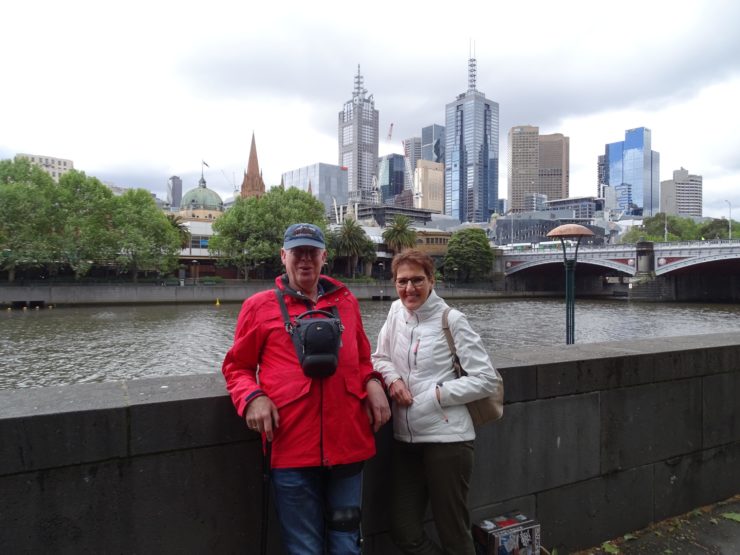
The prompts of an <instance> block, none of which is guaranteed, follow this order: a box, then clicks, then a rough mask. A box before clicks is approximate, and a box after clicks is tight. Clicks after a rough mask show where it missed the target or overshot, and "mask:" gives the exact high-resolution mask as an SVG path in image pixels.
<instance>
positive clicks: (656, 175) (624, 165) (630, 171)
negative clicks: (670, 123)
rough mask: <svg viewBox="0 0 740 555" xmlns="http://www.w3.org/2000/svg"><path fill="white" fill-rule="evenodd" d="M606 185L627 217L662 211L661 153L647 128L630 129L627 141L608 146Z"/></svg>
mask: <svg viewBox="0 0 740 555" xmlns="http://www.w3.org/2000/svg"><path fill="white" fill-rule="evenodd" d="M604 163H605V166H606V184H607V185H609V186H611V187H614V190H615V192H616V197H617V206H618V207H619V209H620V210H622V211H624V213H625V214H628V215H633V216H654V215H655V214H657V213H658V211H659V209H660V153H658V152H655V151H654V150H652V133H651V132H650V129H647V128H646V127H638V128H635V129H628V130H627V131H626V132H625V135H624V141H619V142H616V143H610V144H607V145H606V146H605V152H604Z"/></svg>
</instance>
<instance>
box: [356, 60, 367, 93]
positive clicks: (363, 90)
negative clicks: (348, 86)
mask: <svg viewBox="0 0 740 555" xmlns="http://www.w3.org/2000/svg"><path fill="white" fill-rule="evenodd" d="M362 81H363V79H362V75H361V74H360V64H357V75H355V90H354V92H353V93H352V97H353V98H357V97H359V98H365V95H366V94H367V89H366V88H365V87H363V86H362Z"/></svg>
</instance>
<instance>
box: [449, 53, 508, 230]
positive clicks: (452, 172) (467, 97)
mask: <svg viewBox="0 0 740 555" xmlns="http://www.w3.org/2000/svg"><path fill="white" fill-rule="evenodd" d="M475 74H476V62H475V59H474V58H471V59H470V60H468V90H467V92H466V93H463V94H460V95H458V97H457V98H456V99H455V101H454V102H450V103H449V104H447V106H446V109H445V143H446V144H445V214H446V215H448V216H452V217H454V218H457V219H458V220H460V221H461V222H485V221H488V218H489V216H490V215H491V214H492V213H493V212H495V211H496V208H497V201H498V133H499V119H498V118H499V114H498V103H497V102H493V101H491V100H488V99H487V98H486V97H485V95H484V94H483V93H482V92H480V91H478V90H476V88H475V81H476V75H475Z"/></svg>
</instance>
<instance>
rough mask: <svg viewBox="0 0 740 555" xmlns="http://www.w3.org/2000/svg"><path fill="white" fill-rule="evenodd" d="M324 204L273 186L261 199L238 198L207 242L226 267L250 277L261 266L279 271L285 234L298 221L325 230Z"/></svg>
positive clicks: (309, 196) (215, 223) (303, 192)
mask: <svg viewBox="0 0 740 555" xmlns="http://www.w3.org/2000/svg"><path fill="white" fill-rule="evenodd" d="M324 213H325V208H324V205H323V203H321V202H320V201H319V200H317V199H315V198H314V197H313V195H311V194H310V193H307V192H305V191H301V190H299V189H295V188H292V187H291V188H290V189H287V190H286V189H284V188H283V187H272V188H271V189H270V190H269V191H267V192H266V193H265V194H264V195H262V196H260V197H252V198H248V199H243V198H237V199H236V202H235V203H234V205H233V206H232V207H231V208H229V209H228V210H227V211H226V212H225V213H224V214H223V215H222V216H221V217H220V218H219V219H218V220H216V221H215V222H214V223H213V231H214V232H215V235H214V236H213V237H212V238H211V239H210V241H209V243H208V249H209V251H211V252H214V253H219V254H220V255H221V256H222V257H223V262H222V263H225V264H232V265H234V266H236V267H237V268H238V269H239V270H240V272H242V274H243V275H244V279H245V280H247V279H248V278H249V270H250V269H251V268H255V267H257V266H258V265H259V264H264V265H265V266H268V267H271V268H273V269H277V270H279V268H280V248H281V247H282V246H283V234H284V233H285V230H286V229H287V228H288V226H289V225H291V224H294V223H297V222H306V223H312V224H316V225H318V226H319V227H321V228H322V229H323V230H326V224H327V222H326V216H325V215H324Z"/></svg>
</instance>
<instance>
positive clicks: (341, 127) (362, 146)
mask: <svg viewBox="0 0 740 555" xmlns="http://www.w3.org/2000/svg"><path fill="white" fill-rule="evenodd" d="M338 131H339V165H340V167H343V168H347V172H348V178H349V181H348V186H349V202H351V203H362V204H375V203H377V200H378V199H377V194H376V191H374V190H373V187H374V185H373V176H374V175H375V171H376V169H377V166H378V111H377V110H376V109H375V100H374V99H373V95H370V96H367V89H365V87H364V86H363V77H362V74H361V73H360V66H359V65H358V66H357V75H355V89H354V91H353V92H352V100H349V101H347V102H345V103H344V108H343V109H342V111H341V112H339V122H338Z"/></svg>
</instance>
